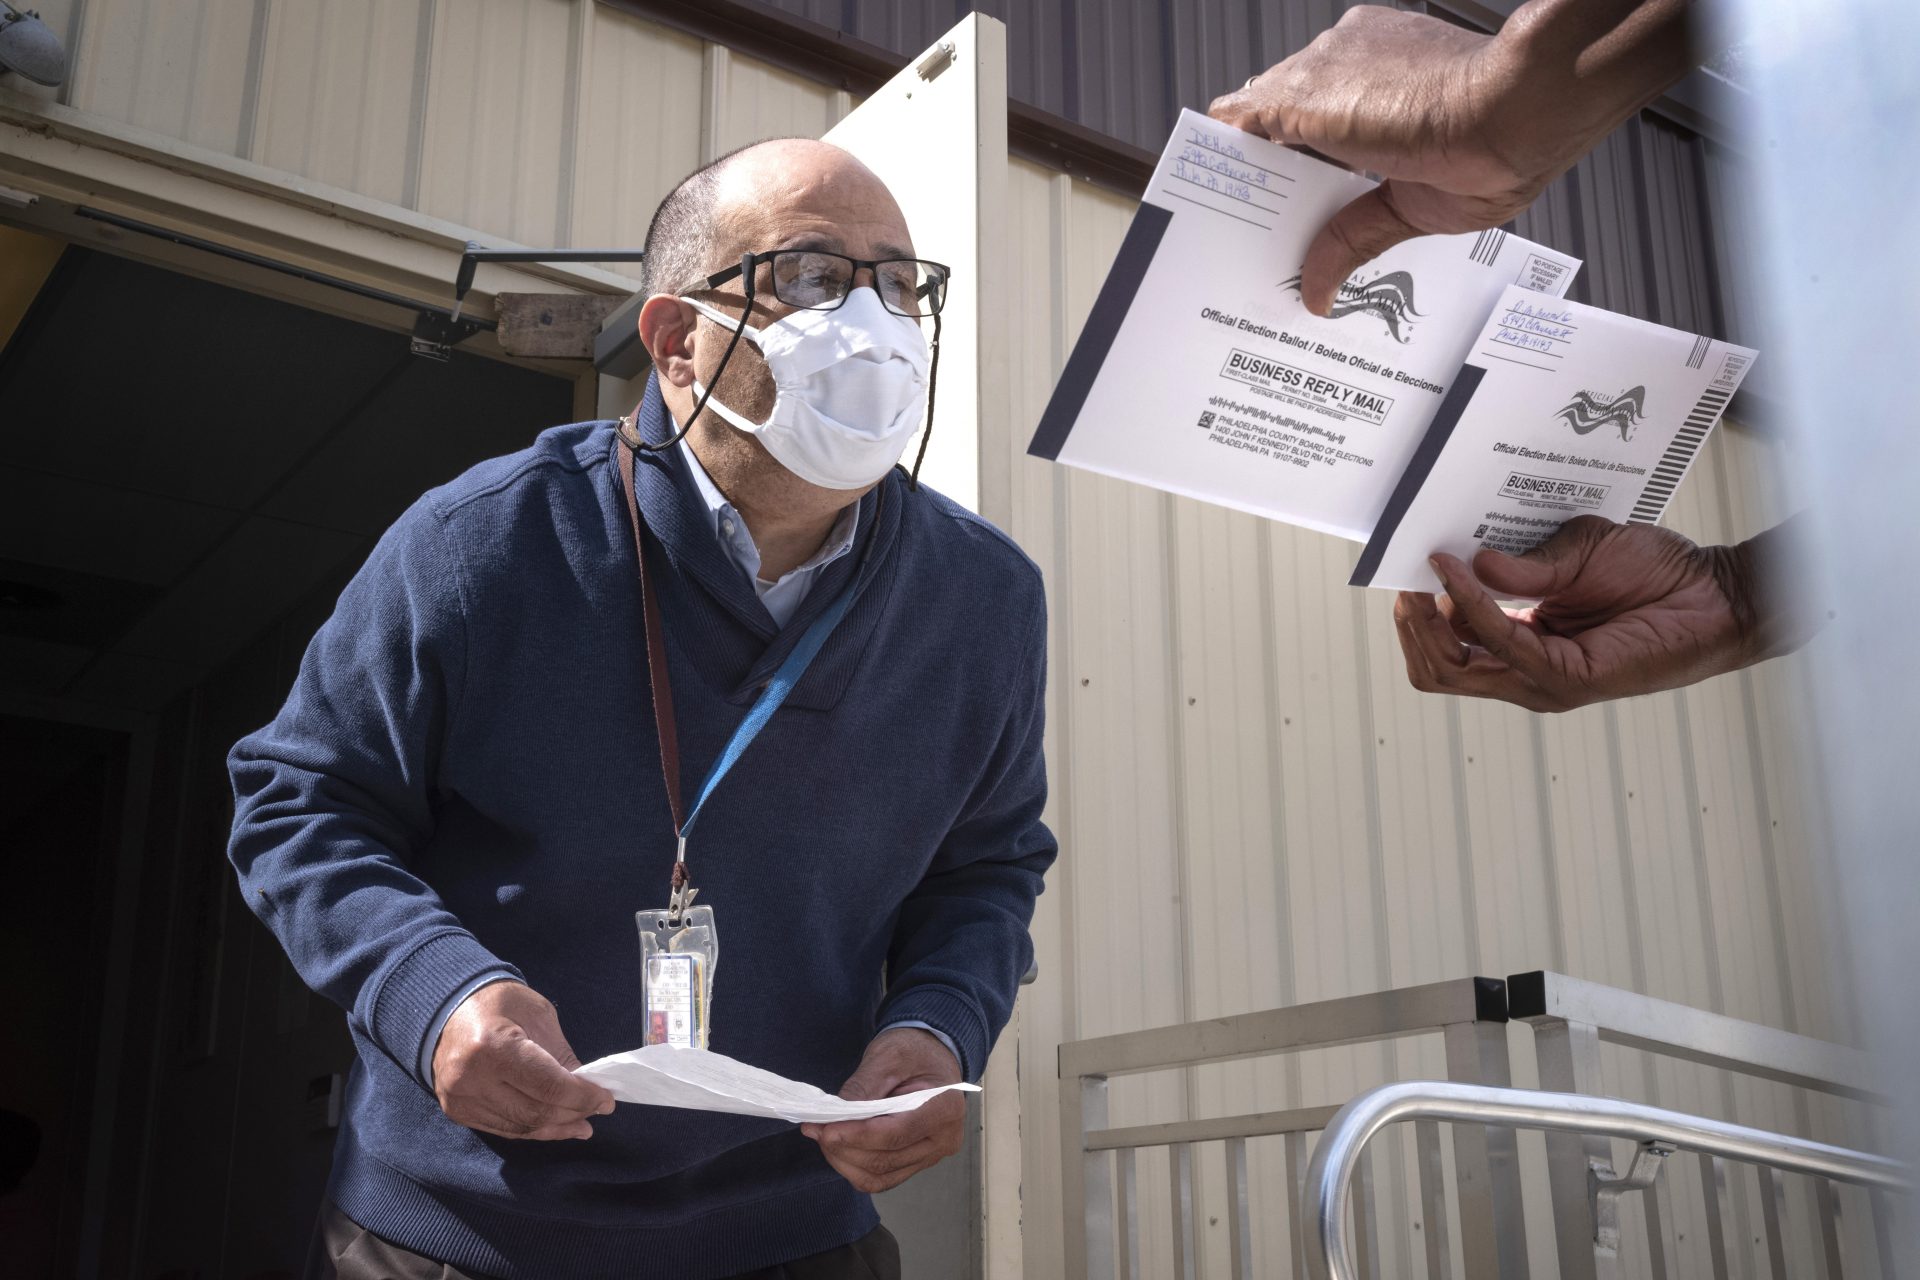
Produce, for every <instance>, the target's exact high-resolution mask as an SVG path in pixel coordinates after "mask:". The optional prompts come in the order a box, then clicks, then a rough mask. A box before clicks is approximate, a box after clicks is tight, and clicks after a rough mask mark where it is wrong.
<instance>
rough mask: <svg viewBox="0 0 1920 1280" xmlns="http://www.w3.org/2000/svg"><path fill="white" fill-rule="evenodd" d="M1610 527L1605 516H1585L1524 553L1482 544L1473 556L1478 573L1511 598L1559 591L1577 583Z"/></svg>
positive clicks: (1475, 569) (1527, 597)
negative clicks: (1505, 551)
mask: <svg viewBox="0 0 1920 1280" xmlns="http://www.w3.org/2000/svg"><path fill="white" fill-rule="evenodd" d="M1610 527H1611V526H1609V525H1608V523H1607V522H1606V521H1604V520H1595V519H1593V518H1592V517H1588V516H1581V517H1579V518H1578V519H1574V520H1569V521H1568V522H1567V523H1566V524H1564V525H1561V526H1560V528H1558V529H1556V530H1555V531H1554V534H1553V536H1552V537H1550V538H1548V539H1547V540H1546V541H1545V542H1543V543H1541V544H1540V545H1539V546H1537V547H1534V548H1533V549H1532V550H1530V551H1527V552H1525V553H1523V554H1521V555H1517V556H1510V555H1507V554H1505V553H1504V552H1500V551H1495V550H1493V549H1492V548H1491V547H1482V548H1481V549H1480V551H1479V554H1477V555H1475V556H1474V558H1473V573H1474V576H1475V577H1476V578H1478V579H1479V580H1480V581H1481V582H1483V583H1485V584H1486V585H1487V586H1488V588H1490V589H1491V590H1493V591H1496V592H1498V593H1499V594H1500V595H1502V596H1504V597H1506V598H1507V599H1510V600H1511V599H1516V598H1525V599H1533V600H1539V599H1544V598H1545V597H1547V596H1551V595H1556V594H1558V593H1559V592H1562V591H1565V590H1566V589H1567V588H1568V587H1570V586H1572V585H1573V581H1574V579H1575V578H1577V577H1579V576H1580V571H1581V570H1582V569H1583V568H1585V567H1586V563H1587V557H1588V556H1589V555H1591V554H1592V552H1593V548H1594V546H1595V545H1596V544H1597V542H1598V540H1599V538H1600V537H1601V536H1602V535H1604V533H1605V532H1606V530H1607V529H1608V528H1610Z"/></svg>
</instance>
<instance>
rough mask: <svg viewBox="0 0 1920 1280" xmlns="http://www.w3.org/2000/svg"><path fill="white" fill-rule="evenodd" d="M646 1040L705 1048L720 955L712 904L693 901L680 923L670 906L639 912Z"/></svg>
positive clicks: (648, 1042)
mask: <svg viewBox="0 0 1920 1280" xmlns="http://www.w3.org/2000/svg"><path fill="white" fill-rule="evenodd" d="M635 922H636V923H637V924H638V925H639V927H640V978H641V991H642V998H643V1000H644V1007H645V1014H646V1039H645V1043H646V1044H671V1045H677V1046H678V1047H680V1048H682V1049H704V1048H706V1047H707V1034H708V1031H709V1029H710V1027H711V1025H712V1011H713V971H714V968H715V967H716V965H717V963H718V961H719V959H720V942H719V935H718V934H717V933H716V932H715V931H714V927H713V908H712V907H691V908H688V909H687V910H686V911H685V912H684V913H683V916H682V921H681V923H680V924H677V925H676V924H674V923H672V918H671V915H670V913H669V910H668V909H667V908H664V907H663V908H661V909H659V910H657V911H640V912H636V913H635Z"/></svg>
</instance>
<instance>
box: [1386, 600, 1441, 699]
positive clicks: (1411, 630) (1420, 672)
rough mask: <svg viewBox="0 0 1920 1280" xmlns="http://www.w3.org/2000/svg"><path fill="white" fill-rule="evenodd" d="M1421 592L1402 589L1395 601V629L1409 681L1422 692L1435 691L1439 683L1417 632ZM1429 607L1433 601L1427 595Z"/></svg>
mask: <svg viewBox="0 0 1920 1280" xmlns="http://www.w3.org/2000/svg"><path fill="white" fill-rule="evenodd" d="M1420 599H1421V595H1420V593H1416V592H1412V591H1402V592H1401V593H1400V594H1399V596H1398V598H1396V599H1395V600H1394V602H1393V629H1394V632H1395V634H1396V635H1397V636H1398V637H1399V639H1400V656H1401V658H1403V659H1404V660H1405V661H1406V664H1407V683H1408V684H1410V685H1412V686H1413V687H1414V688H1416V689H1418V690H1420V691H1421V692H1422V693H1433V692H1435V691H1437V690H1438V689H1439V683H1438V682H1437V681H1436V680H1435V679H1434V678H1433V664H1432V661H1431V660H1430V659H1429V658H1428V657H1427V653H1426V648H1425V646H1424V645H1422V644H1421V642H1420V639H1419V637H1418V635H1417V634H1416V631H1417V625H1416V623H1415V622H1414V611H1415V610H1416V609H1418V608H1419V607H1420V603H1419V602H1420ZM1426 601H1427V604H1428V607H1431V605H1432V602H1433V597H1432V596H1427V597H1426Z"/></svg>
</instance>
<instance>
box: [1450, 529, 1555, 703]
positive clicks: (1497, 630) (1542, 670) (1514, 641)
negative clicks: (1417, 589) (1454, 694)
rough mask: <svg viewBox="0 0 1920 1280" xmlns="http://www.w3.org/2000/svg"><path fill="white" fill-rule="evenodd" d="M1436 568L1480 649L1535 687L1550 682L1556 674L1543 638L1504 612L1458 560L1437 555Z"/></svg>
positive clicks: (1453, 557) (1457, 558)
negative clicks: (1525, 678)
mask: <svg viewBox="0 0 1920 1280" xmlns="http://www.w3.org/2000/svg"><path fill="white" fill-rule="evenodd" d="M1433 568H1434V572H1436V573H1438V574H1439V575H1440V581H1441V582H1442V583H1443V584H1444V585H1445V586H1446V588H1447V595H1448V597H1449V598H1451V599H1452V601H1453V605H1454V608H1455V610H1456V611H1457V612H1458V614H1459V616H1460V617H1462V618H1464V619H1465V620H1466V623H1467V625H1468V626H1469V627H1471V628H1472V629H1473V633H1474V635H1475V636H1476V637H1478V639H1479V641H1480V645H1481V647H1482V648H1484V649H1486V651H1487V652H1488V653H1490V654H1492V655H1493V656H1494V657H1496V658H1498V659H1500V661H1502V662H1504V663H1506V664H1507V665H1508V666H1510V667H1513V668H1515V669H1516V670H1518V671H1519V672H1520V674H1521V675H1523V676H1525V677H1527V679H1528V680H1530V681H1532V682H1533V683H1534V684H1539V685H1544V684H1546V683H1548V681H1549V680H1550V679H1551V677H1552V674H1553V673H1552V664H1551V663H1550V662H1549V661H1548V659H1547V654H1546V649H1545V647H1544V646H1543V645H1542V643H1541V640H1540V637H1539V636H1537V635H1535V634H1534V633H1533V631H1531V630H1530V629H1528V628H1527V627H1525V626H1522V625H1521V624H1520V622H1519V621H1518V620H1516V619H1515V618H1513V617H1512V616H1510V615H1509V614H1508V613H1507V611H1506V610H1505V609H1502V608H1501V607H1500V604H1499V602H1498V601H1496V600H1495V599H1494V598H1493V597H1492V596H1491V595H1489V594H1487V589H1486V588H1485V587H1483V586H1481V585H1480V584H1479V582H1477V581H1476V580H1475V579H1474V576H1473V574H1472V573H1471V572H1469V571H1468V569H1467V566H1466V564H1465V563H1464V562H1462V561H1461V560H1460V558H1459V557H1457V556H1450V555H1445V554H1441V555H1437V556H1434V557H1433Z"/></svg>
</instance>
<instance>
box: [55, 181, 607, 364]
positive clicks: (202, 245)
mask: <svg viewBox="0 0 1920 1280" xmlns="http://www.w3.org/2000/svg"><path fill="white" fill-rule="evenodd" d="M74 213H75V214H77V215H78V216H80V217H82V218H86V219H88V220H89V221H92V222H99V223H104V224H105V225H107V226H110V227H116V228H118V229H119V230H121V231H131V232H134V233H135V234H138V235H143V236H151V237H153V238H154V239H156V240H164V241H166V242H167V243H169V244H177V245H180V246H182V247H183V248H188V249H197V250H199V251H201V252H202V253H211V254H214V255H216V256H218V257H221V258H226V259H227V260H229V261H232V262H244V263H246V264H247V265H248V266H253V267H259V268H261V269H262V270H266V271H272V272H275V273H277V274H279V275H283V276H292V277H293V278H294V279H296V280H304V281H306V282H308V283H309V284H318V285H324V286H325V287H327V288H329V289H338V290H340V291H341V292H342V293H350V294H353V295H354V296H355V297H358V298H367V299H370V300H372V301H374V302H381V303H385V304H386V305H388V306H390V307H399V308H400V309H402V310H404V311H411V312H413V313H414V318H413V334H412V338H411V344H410V345H411V347H412V350H413V354H415V355H417V356H425V357H427V358H428V359H430V360H445V359H447V358H449V357H450V356H451V355H452V354H453V349H454V348H455V347H457V346H459V345H460V344H461V343H462V342H465V341H466V340H467V339H468V338H471V337H472V336H473V335H474V334H476V333H479V332H480V331H481V330H483V329H485V330H489V331H491V330H495V329H498V328H499V327H500V326H499V322H498V321H495V320H485V319H477V318H475V317H472V316H463V315H461V314H460V311H461V308H462V307H463V306H464V305H465V304H466V300H467V294H468V293H469V292H471V291H472V289H473V276H474V272H475V271H477V270H478V269H479V266H480V264H481V263H482V262H639V261H640V260H641V258H642V256H643V255H642V253H641V251H640V250H639V249H488V248H484V247H482V246H481V245H479V244H477V243H475V242H473V241H471V240H469V241H468V242H467V248H466V252H464V253H462V254H461V255H460V268H459V271H458V273H457V274H456V275H455V277H454V282H453V306H452V307H451V308H447V307H438V306H434V305H432V304H430V303H422V302H420V301H418V300H416V299H414V298H409V297H406V296H404V295H402V294H398V293H392V292H389V291H388V290H386V289H376V288H374V287H372V286H371V285H364V284H360V283H358V282H356V281H353V280H343V279H341V278H340V277H339V276H331V275H328V274H327V273H325V272H324V271H314V270H311V269H309V268H307V267H297V266H295V265H293V264H292V263H290V262H283V261H281V260H279V259H277V258H269V257H267V256H265V255H264V254H258V253H250V252H248V251H247V250H245V249H236V248H234V247H233V246H232V245H226V244H221V243H220V242H218V241H217V240H207V239H204V238H203V237H200V236H194V235H188V234H186V233H185V232H183V231H175V230H173V229H172V228H170V227H162V226H157V225H155V224H154V223H151V222H141V221H139V220H137V219H135V218H125V217H122V216H120V215H119V214H117V213H107V212H105V211H103V210H100V209H92V208H88V207H87V206H86V205H79V206H76V207H75V209H74Z"/></svg>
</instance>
